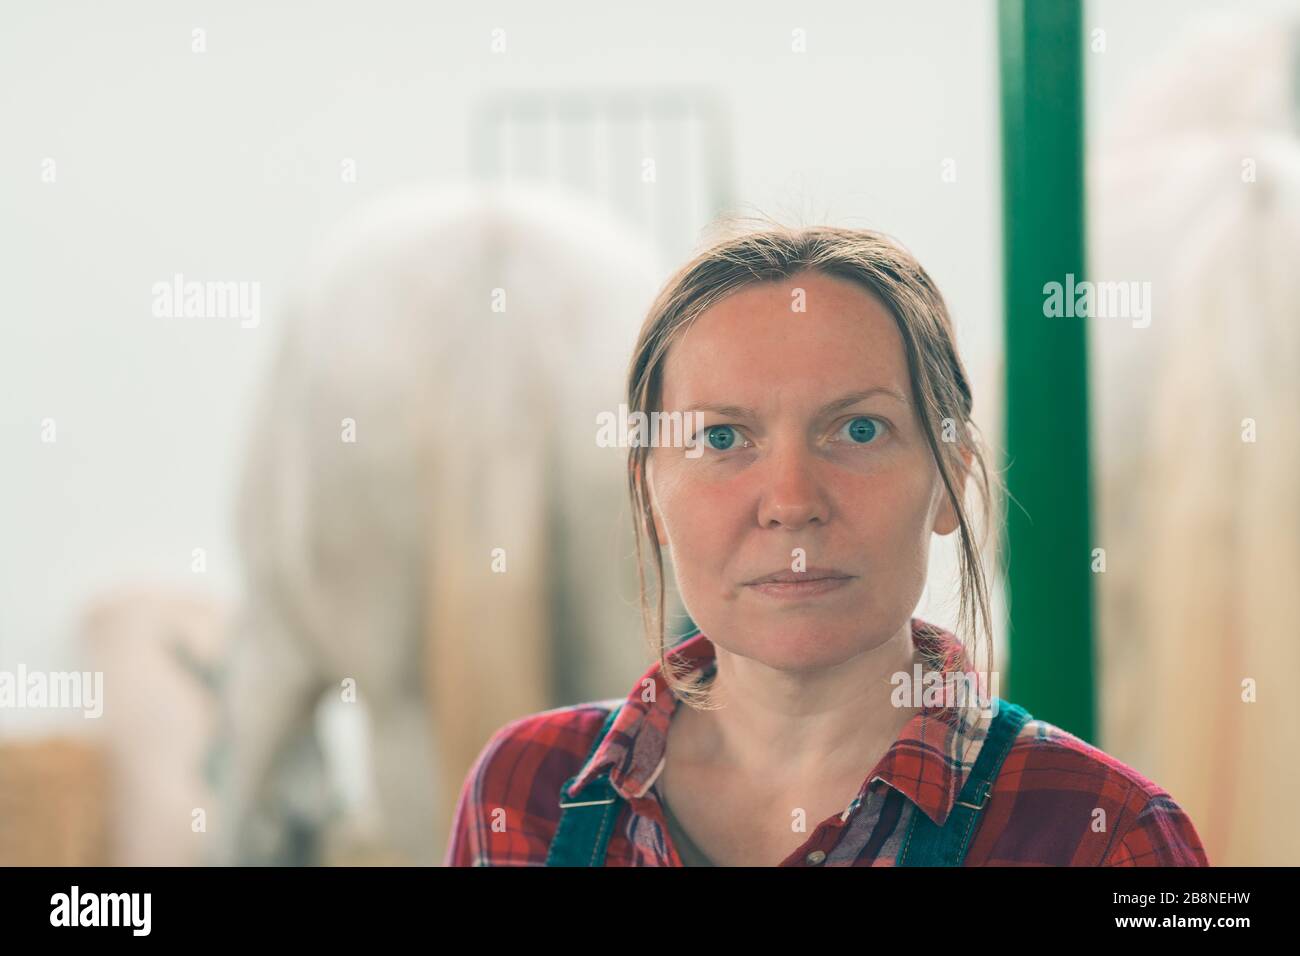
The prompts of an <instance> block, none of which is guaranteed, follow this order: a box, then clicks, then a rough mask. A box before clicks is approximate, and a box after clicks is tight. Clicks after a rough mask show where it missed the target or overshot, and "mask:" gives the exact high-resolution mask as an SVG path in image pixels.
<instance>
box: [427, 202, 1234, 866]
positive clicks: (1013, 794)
mask: <svg viewBox="0 0 1300 956" xmlns="http://www.w3.org/2000/svg"><path fill="white" fill-rule="evenodd" d="M628 384H629V387H628V405H629V408H630V409H631V411H632V412H638V411H640V412H643V413H650V412H653V411H660V412H666V413H672V412H681V413H684V420H685V421H692V426H691V428H690V429H688V431H689V432H690V437H691V438H692V439H693V443H692V445H691V447H689V448H688V450H687V451H686V452H685V453H683V451H682V450H681V448H680V447H672V446H671V445H670V444H668V443H665V442H662V441H661V442H659V443H658V444H656V445H654V446H653V447H646V445H645V444H638V445H635V446H634V447H632V449H631V452H630V454H629V460H628V468H629V472H628V475H629V486H630V490H631V495H632V501H633V506H634V510H635V511H636V512H637V513H638V514H639V515H640V518H641V520H640V521H639V522H638V527H637V529H636V530H637V535H638V537H637V546H638V547H637V551H638V567H640V558H641V554H642V541H641V535H642V534H645V536H646V538H647V539H648V542H649V545H650V548H651V552H652V555H653V561H652V566H653V568H654V570H655V572H656V575H657V580H658V582H659V584H658V587H657V600H656V601H655V602H654V603H655V611H656V613H651V610H652V609H651V602H650V601H649V599H648V598H647V594H646V588H645V582H644V577H643V578H642V589H641V591H642V593H641V601H642V609H643V612H644V614H645V616H646V619H647V621H648V631H649V634H650V639H651V642H652V644H653V645H654V646H655V648H656V650H657V655H658V658H659V661H658V663H657V664H656V665H655V666H653V667H651V668H650V669H649V670H648V671H647V672H646V674H645V676H644V678H643V679H642V680H641V681H639V682H638V683H637V685H636V686H635V687H633V688H632V690H631V692H630V693H629V694H628V696H627V697H626V699H623V700H610V701H601V702H596V703H587V704H580V705H575V706H571V707H564V708H560V709H558V710H552V711H547V712H545V713H539V714H533V715H531V716H528V717H524V718H522V719H519V720H516V721H514V722H512V723H510V724H508V725H507V726H505V727H503V728H501V729H500V730H499V731H498V732H497V733H496V734H495V735H494V736H493V737H492V739H491V740H490V741H489V742H488V744H487V746H486V747H485V748H484V750H483V752H482V753H481V754H480V756H479V758H478V760H477V761H476V763H475V765H474V766H473V768H472V769H471V771H470V773H469V777H468V779H467V780H466V783H465V788H464V791H463V793H462V795H461V799H460V803H459V807H458V810H457V813H456V818H455V822H454V824H453V827H452V840H451V846H450V848H449V850H448V855H447V863H448V864H449V865H461V866H495V865H542V864H546V865H560V866H563V865H579V866H682V865H723V866H733V865H760V866H762V865H781V866H819V865H839V866H890V865H949V866H953V865H964V866H978V865H987V864H1019V865H1084V866H1089V865H1110V866H1131V865H1200V866H1206V865H1209V863H1208V860H1207V858H1206V856H1205V852H1204V850H1203V849H1202V847H1201V843H1200V839H1199V837H1198V836H1197V834H1196V831H1195V828H1194V827H1193V826H1192V823H1191V821H1190V820H1189V819H1188V817H1187V816H1186V814H1185V813H1184V812H1183V811H1182V810H1181V809H1180V808H1179V807H1178V805H1177V804H1175V803H1174V801H1173V800H1172V799H1171V798H1170V796H1169V794H1168V793H1166V792H1165V791H1164V790H1162V789H1161V788H1160V787H1159V786H1157V785H1156V784H1155V783H1153V782H1151V781H1150V780H1147V779H1146V778H1145V777H1143V776H1142V775H1141V774H1139V773H1138V772H1137V771H1135V770H1133V769H1132V768H1130V767H1128V766H1125V765H1124V764H1122V763H1120V762H1119V761H1118V760H1116V759H1114V758H1113V757H1111V756H1109V755H1108V754H1106V753H1103V752H1102V751H1100V750H1098V749H1096V748H1095V747H1092V746H1090V745H1088V744H1087V743H1085V742H1084V741H1082V740H1079V739H1078V738H1076V737H1074V736H1072V735H1071V734H1069V733H1066V732H1065V731H1063V730H1061V729H1060V728H1057V727H1054V726H1052V725H1051V724H1048V723H1046V722H1045V721H1041V720H1034V719H1032V718H1031V717H1030V715H1028V714H1027V713H1026V712H1025V711H1024V710H1023V709H1021V708H1019V707H1017V706H1015V705H1013V704H1009V703H1007V702H1005V701H1001V700H1000V699H998V698H996V696H993V697H990V696H989V695H988V694H987V693H986V691H985V689H984V688H981V687H980V686H979V685H978V684H976V685H975V693H974V694H972V693H969V692H962V691H961V688H963V687H966V686H968V685H967V683H966V681H965V680H964V679H963V676H962V675H969V674H971V673H973V671H972V667H971V664H970V661H969V659H968V658H967V656H966V652H965V648H964V646H963V644H962V643H961V642H960V641H959V640H958V639H957V638H956V637H955V636H954V635H953V634H951V633H949V632H947V631H944V630H942V629H940V628H937V627H935V626H933V625H930V624H927V623H925V622H924V621H921V620H919V619H915V618H912V617H911V612H912V610H913V609H914V608H915V607H916V606H917V603H918V600H919V598H920V596H921V593H922V590H923V589H924V586H925V575H926V567H927V558H928V553H929V542H930V536H931V534H942V535H947V534H951V533H953V532H954V531H957V532H959V534H960V560H961V576H962V588H961V596H962V608H961V620H962V622H963V623H964V624H967V625H968V626H969V627H970V628H971V629H972V630H973V629H974V626H975V624H976V623H977V622H978V624H979V625H980V627H981V629H982V633H983V635H984V638H985V640H986V641H989V642H991V635H990V628H989V610H988V595H987V588H986V586H985V582H984V580H983V577H982V570H981V566H980V561H979V553H978V550H977V546H976V544H975V541H974V540H973V531H972V523H971V521H970V520H969V518H968V516H967V512H966V508H965V504H964V488H965V483H966V478H967V476H968V474H969V473H970V471H971V466H972V464H975V465H978V470H977V472H976V477H977V478H978V480H979V485H980V490H981V492H982V499H983V503H984V508H985V511H987V508H988V503H989V476H988V472H987V469H986V467H985V463H984V456H983V453H982V450H981V448H980V446H979V443H978V442H977V440H976V433H975V429H974V425H973V423H972V421H971V407H972V402H971V393H970V388H969V384H968V380H967V376H966V373H965V369H964V368H963V365H962V362H961V359H960V358H959V357H958V355H957V353H956V349H955V345H954V335H953V329H952V325H951V321H950V319H949V317H948V313H947V308H946V306H945V304H944V302H943V299H942V297H941V296H940V294H939V292H938V290H937V289H936V288H935V287H934V284H933V283H932V282H931V280H930V278H929V276H928V275H927V274H926V272H925V270H924V269H922V268H921V266H920V264H919V263H918V262H917V261H916V260H915V259H914V258H912V256H911V255H910V254H908V253H907V252H906V251H904V250H903V249H901V248H900V247H899V246H897V245H896V244H895V243H893V242H892V241H890V240H889V239H887V238H886V237H884V236H882V235H879V234H877V233H873V232H867V231H863V230H851V229H835V228H828V227H817V228H807V229H783V228H766V229H762V230H759V231H752V232H749V233H747V234H743V235H739V236H735V237H731V238H726V239H722V240H720V241H718V242H716V243H715V244H714V245H712V246H711V247H710V248H708V249H706V250H705V251H704V252H702V253H701V254H700V255H698V256H697V257H696V258H695V259H694V260H693V261H691V262H690V263H688V264H687V265H686V266H684V267H683V268H682V269H681V270H680V271H679V272H678V273H677V274H676V275H675V276H673V278H672V279H670V280H669V282H668V284H667V285H666V287H665V288H664V289H663V290H662V291H661V293H660V295H659V297H658V299H657V300H656V301H655V303H654V305H653V306H652V308H651V310H650V314H649V316H648V317H647V320H646V322H645V324H644V326H643V328H642V331H641V335H640V338H639V341H638V342H637V346H636V351H635V354H634V356H633V360H632V363H631V368H630V375H629V383H628ZM697 412H698V413H701V414H700V417H698V418H697V417H696V416H695V413H697ZM696 424H698V425H699V426H700V427H699V428H698V430H695V425H696ZM664 546H666V547H667V548H668V550H669V553H670V555H671V557H672V565H673V571H674V574H675V578H676V581H677V586H678V590H679V591H680V594H681V597H682V600H683V602H684V604H685V606H686V608H687V610H688V612H689V613H690V616H691V618H692V620H693V621H694V622H696V624H697V625H698V629H697V631H696V632H695V633H694V634H691V635H688V636H687V638H686V639H685V640H684V641H682V642H681V643H680V644H679V645H677V646H675V647H673V648H672V649H671V651H670V650H669V648H668V647H667V644H666V640H665V634H664V622H663V600H664V587H663V564H662V553H661V550H660V549H661V548H662V547H664ZM991 657H992V655H991V653H990V654H989V659H990V661H991ZM918 673H919V674H921V675H923V680H922V681H921V683H923V684H924V685H925V687H927V688H930V689H931V690H933V689H935V688H939V689H940V690H944V689H947V690H949V691H951V690H952V689H953V688H954V687H955V688H957V691H958V692H957V693H955V694H952V693H949V694H947V695H944V694H942V693H940V694H929V693H922V690H921V689H920V688H918V687H916V686H915V685H916V679H915V678H916V676H917V675H918ZM932 678H937V679H932Z"/></svg>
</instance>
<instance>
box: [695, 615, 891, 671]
mask: <svg viewBox="0 0 1300 956" xmlns="http://www.w3.org/2000/svg"><path fill="white" fill-rule="evenodd" d="M737 623H738V625H739V626H738V627H736V628H735V629H734V630H733V631H732V633H735V634H736V635H737V636H736V638H735V639H734V640H733V639H731V638H729V637H727V638H724V641H725V643H722V642H719V646H720V647H723V648H725V649H726V650H728V651H730V652H731V653H733V654H738V655H740V656H741V657H747V658H749V659H751V660H755V661H758V662H759V663H762V664H766V665H767V666H768V667H772V668H775V669H777V670H784V671H804V670H819V669H822V668H825V667H834V666H836V665H837V664H843V663H844V662H845V661H848V660H851V659H852V658H853V657H855V656H856V655H858V654H861V653H862V652H863V651H866V650H869V649H870V648H871V647H873V646H875V645H876V644H878V643H880V641H879V640H878V639H875V638H873V636H872V634H873V632H872V631H871V630H870V629H864V628H863V626H862V622H861V620H860V619H845V618H844V617H843V615H835V616H834V617H828V616H827V615H819V614H793V613H792V614H780V615H777V614H773V615H763V617H762V618H760V619H755V618H753V617H748V618H742V619H741V620H740V621H738V622H737ZM728 630H731V629H730V628H729V629H728ZM706 633H707V632H706Z"/></svg>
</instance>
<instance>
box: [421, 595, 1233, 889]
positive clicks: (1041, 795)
mask: <svg viewBox="0 0 1300 956" xmlns="http://www.w3.org/2000/svg"><path fill="white" fill-rule="evenodd" d="M912 637H913V643H914V646H916V647H917V648H918V649H919V650H921V651H922V652H923V653H924V654H926V655H927V656H928V657H930V658H931V659H942V660H943V661H944V662H945V663H944V667H945V669H956V670H959V671H963V672H965V671H968V670H969V668H968V666H967V660H968V658H967V656H966V653H965V650H964V648H963V647H962V645H961V643H960V642H959V641H958V640H957V639H956V638H955V637H954V636H953V635H952V634H951V633H949V632H948V631H945V630H943V629H941V628H938V627H935V626H934V625H931V624H927V623H925V622H924V621H921V620H920V619H918V618H913V619H912ZM672 653H674V654H679V655H681V656H682V657H683V658H685V659H687V660H689V661H691V662H693V664H694V665H695V666H696V667H699V668H708V667H711V666H712V664H713V661H714V649H713V644H712V642H711V641H709V640H708V638H707V637H706V636H705V635H703V634H697V635H695V636H693V637H690V638H688V639H687V640H685V641H683V642H682V643H681V644H679V645H678V646H677V647H676V648H675V649H674V650H673V651H672ZM936 655H937V656H936ZM646 681H653V682H654V685H655V690H654V693H653V695H651V694H649V693H646V692H645V691H646V689H647V688H648V684H646V683H645V682H646ZM647 697H650V698H652V699H650V700H648V701H647V700H646V699H645V698H647ZM618 703H619V701H618V700H617V699H615V700H605V701H597V702H594V703H586V704H575V705H573V706H569V707H561V708H558V709H556V710H548V711H545V712H543V713H538V714H531V715H529V716H527V717H522V718H520V719H519V720H515V721H513V722H511V723H509V724H507V725H506V726H504V727H502V728H501V729H500V730H498V731H497V732H496V733H495V734H493V736H492V739H491V740H489V741H488V743H487V745H486V746H485V747H484V748H483V751H482V753H481V754H480V755H479V757H478V759H477V760H476V761H475V763H474V766H473V767H472V768H471V769H470V771H469V775H468V777H467V778H466V780H465V785H464V788H463V790H462V792H461V796H460V801H459V804H458V806H457V809H456V816H455V820H454V822H453V824H452V832H451V843H450V846H449V847H448V850H447V857H446V861H445V863H446V865H448V866H542V865H544V864H545V862H546V855H547V850H548V849H549V847H550V843H551V838H552V837H553V836H554V835H555V830H556V827H557V826H558V824H559V818H560V812H561V811H560V806H559V800H560V788H561V786H562V785H563V784H564V782H565V781H566V780H568V779H569V778H570V777H572V776H573V775H574V774H576V773H578V771H579V770H580V769H581V770H582V774H581V778H580V780H579V781H577V782H576V783H575V785H574V787H573V791H575V792H576V791H577V790H579V789H581V787H582V786H583V785H585V784H586V782H587V781H588V780H590V779H591V777H593V776H595V775H597V774H599V773H600V772H601V771H602V770H603V769H605V768H606V767H608V768H611V769H610V783H611V784H612V785H613V786H614V788H615V789H616V790H617V791H618V793H619V794H620V795H621V796H622V797H623V798H624V799H625V800H626V801H627V803H626V804H624V806H623V807H622V810H621V811H620V814H619V817H618V820H617V821H616V826H615V828H614V833H613V835H612V836H611V837H610V841H609V849H608V853H607V856H606V862H605V865H606V866H682V865H683V864H682V860H681V857H680V856H679V854H678V851H677V848H676V847H675V846H674V845H673V843H672V838H671V836H670V835H669V830H668V826H667V823H666V821H665V819H664V812H663V805H662V804H661V803H660V802H659V799H658V797H657V795H656V793H655V791H654V790H653V789H652V785H653V783H654V781H655V778H656V777H657V776H658V774H659V771H660V769H661V768H662V765H663V760H664V751H665V740H666V736H667V729H668V723H669V721H670V720H671V719H672V715H673V711H674V710H675V709H676V707H677V705H678V703H679V701H678V700H677V699H676V698H675V697H674V696H673V695H672V693H671V691H670V690H669V689H668V687H667V685H666V684H665V683H664V681H663V678H662V675H661V674H660V667H659V664H658V663H656V664H655V665H654V666H652V667H651V668H650V669H649V670H648V671H647V672H646V674H645V676H644V677H643V678H642V680H640V681H638V682H637V684H636V686H635V687H634V688H633V689H632V692H631V693H630V694H628V696H627V698H626V700H625V701H623V710H622V712H621V713H620V714H619V716H618V718H617V720H616V721H615V724H614V726H613V728H612V729H611V730H610V733H609V735H608V736H607V737H606V738H605V741H604V743H603V744H601V746H600V749H599V750H598V751H597V752H596V753H595V754H594V755H593V756H592V759H591V760H590V761H587V763H586V765H585V766H584V761H585V760H586V758H587V755H588V754H589V753H590V752H591V746H592V744H593V743H594V742H595V738H596V734H597V733H598V732H599V730H600V727H601V725H602V723H603V722H604V720H605V717H606V716H607V715H608V714H609V711H610V709H611V708H612V707H613V706H615V705H616V704H618ZM966 713H970V714H971V715H972V716H971V717H970V718H969V719H967V717H966V716H964V715H965V714H966ZM990 719H991V718H990V717H989V715H988V712H987V709H983V710H981V709H977V708H976V709H972V710H971V711H958V710H957V709H956V708H947V709H940V708H937V707H930V708H923V709H922V711H921V712H919V713H917V714H916V716H914V717H913V718H912V719H911V721H909V722H908V724H907V725H906V726H905V727H904V728H903V731H902V733H900V734H899V736H898V739H897V740H895V741H894V743H893V744H892V745H891V747H890V749H889V751H888V752H887V753H886V754H885V755H884V757H882V758H881V759H880V762H879V763H878V764H877V765H876V767H875V768H874V769H873V770H872V771H871V773H869V774H868V775H867V777H866V780H864V781H863V784H862V787H861V789H860V790H859V792H858V794H857V796H855V797H854V798H853V801H852V802H851V803H850V804H849V805H848V806H847V807H846V808H845V810H844V811H843V813H840V814H836V815H834V816H831V817H829V818H828V819H826V820H823V821H821V823H819V824H818V825H817V826H816V828H815V829H813V830H812V832H811V833H809V835H808V839H807V840H806V841H805V842H804V843H803V845H802V846H800V847H799V849H798V850H796V851H795V852H793V853H792V854H790V856H788V857H787V858H786V859H785V860H783V861H781V863H780V864H779V865H781V866H808V865H828V866H835V865H838V866H893V865H894V861H895V860H896V859H897V857H898V854H899V850H900V848H901V841H902V838H903V835H904V834H905V833H906V832H907V829H908V824H909V823H910V820H911V815H912V814H913V813H925V814H927V815H928V816H929V817H930V818H931V819H932V820H934V822H935V823H936V824H938V825H940V826H942V825H943V823H944V821H945V820H946V819H947V816H948V812H949V811H950V810H951V809H952V806H953V803H954V801H955V800H956V799H957V796H958V794H959V793H960V792H961V788H962V784H963V783H964V781H965V778H966V775H967V773H969V771H970V769H971V767H972V766H973V765H974V763H975V758H976V757H977V756H978V754H979V749H980V746H981V744H982V743H983V738H984V736H985V734H986V732H987V729H988V724H989V721H990ZM1099 810H1101V811H1104V816H1103V815H1102V814H1100V813H1098V811H1099ZM817 850H820V851H822V853H824V854H825V855H824V856H823V855H822V854H817V855H816V856H814V857H812V859H811V860H809V859H808V857H809V854H811V853H813V852H814V851H817ZM964 865H965V866H987V865H1004V866H1209V865H1210V863H1209V860H1208V859H1207V858H1206V855H1205V851H1204V849H1203V848H1202V847H1201V841H1200V838H1199V837H1198V836H1197V833H1196V829H1195V828H1194V827H1193V826H1192V821H1191V820H1190V819H1189V818H1188V817H1187V814H1186V813H1184V812H1183V810H1182V808H1180V807H1179V806H1178V804H1176V803H1175V802H1174V801H1173V799H1172V798H1171V797H1170V795H1169V794H1168V793H1167V792H1166V791H1164V790H1163V789H1161V788H1160V787H1159V786H1157V785H1156V784H1155V783H1153V782H1152V781H1150V780H1148V779H1147V778H1146V777H1144V776H1142V774H1140V773H1138V772H1137V771H1136V770H1134V769H1133V768H1132V767H1129V766H1126V765H1125V764H1123V763H1121V762H1120V761H1118V760H1116V759H1115V758H1114V757H1111V756H1110V755H1109V754H1106V753H1104V752H1102V751H1101V750H1098V749H1097V748H1096V747H1093V746H1091V745H1090V744H1087V743H1085V742H1084V741H1082V740H1080V739H1079V738H1078V737H1075V736H1073V735H1072V734H1069V733H1067V732H1066V731H1064V730H1062V729H1060V728H1059V727H1056V726H1054V725H1052V724H1049V723H1047V722H1046V721H1042V720H1030V721H1029V722H1028V723H1027V724H1025V726H1024V728H1023V729H1022V730H1021V732H1020V734H1019V736H1018V737H1017V738H1016V741H1015V743H1014V744H1013V745H1012V748H1011V750H1010V752H1009V753H1008V754H1007V757H1006V760H1005V762H1004V763H1003V764H1002V767H1001V770H1000V772H999V773H998V777H997V780H996V782H995V785H994V787H993V790H992V791H991V793H990V796H989V800H988V802H987V803H986V804H985V807H984V810H983V812H982V813H981V814H980V816H979V819H978V822H977V823H976V827H975V834H974V837H973V838H972V840H971V844H970V847H969V850H968V851H967V854H966V858H965V861H964Z"/></svg>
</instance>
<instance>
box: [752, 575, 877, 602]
mask: <svg viewBox="0 0 1300 956" xmlns="http://www.w3.org/2000/svg"><path fill="white" fill-rule="evenodd" d="M853 580H855V578H854V576H853V575H850V574H844V573H843V572H840V571H830V570H821V569H817V568H810V569H808V570H807V571H804V572H802V573H800V572H793V571H781V572H779V573H777V574H769V575H766V576H764V577H761V578H758V579H757V580H754V581H750V582H749V583H748V584H746V585H745V587H746V588H748V589H749V590H751V591H754V592H756V593H758V594H762V595H764V596H766V597H771V598H780V599H790V598H807V597H816V596H817V595H820V594H829V593H830V592H832V591H838V590H839V589H841V588H843V587H845V586H847V585H848V584H849V583H850V582H851V581H853Z"/></svg>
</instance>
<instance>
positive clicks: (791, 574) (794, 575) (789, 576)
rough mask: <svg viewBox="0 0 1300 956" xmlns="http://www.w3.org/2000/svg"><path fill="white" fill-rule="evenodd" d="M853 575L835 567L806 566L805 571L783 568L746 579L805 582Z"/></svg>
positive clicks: (838, 578) (841, 578)
mask: <svg viewBox="0 0 1300 956" xmlns="http://www.w3.org/2000/svg"><path fill="white" fill-rule="evenodd" d="M851 577H853V575H851V574H849V573H847V572H845V571H839V570H837V569H835V568H808V569H807V570H806V571H791V570H789V569H783V570H781V571H773V572H772V573H771V574H765V575H763V576H762V577H761V578H755V579H754V580H753V581H747V582H746V584H748V585H751V586H752V585H757V584H807V583H810V582H812V581H834V580H843V579H845V578H851Z"/></svg>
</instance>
